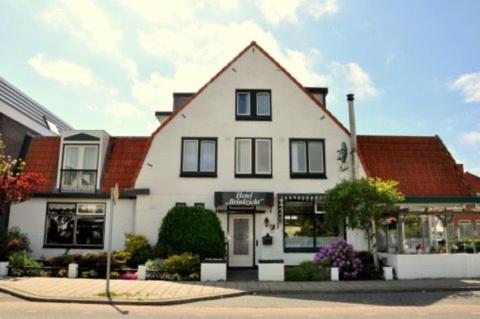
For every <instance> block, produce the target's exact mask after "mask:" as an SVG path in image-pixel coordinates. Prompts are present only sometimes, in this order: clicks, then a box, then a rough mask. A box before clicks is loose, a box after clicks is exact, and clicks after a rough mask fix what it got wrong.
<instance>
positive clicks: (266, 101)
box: [235, 90, 272, 121]
mask: <svg viewBox="0 0 480 319" xmlns="http://www.w3.org/2000/svg"><path fill="white" fill-rule="evenodd" d="M235 111H236V113H235V114H236V119H237V121H271V120H272V103H271V92H270V90H237V92H236V103H235Z"/></svg>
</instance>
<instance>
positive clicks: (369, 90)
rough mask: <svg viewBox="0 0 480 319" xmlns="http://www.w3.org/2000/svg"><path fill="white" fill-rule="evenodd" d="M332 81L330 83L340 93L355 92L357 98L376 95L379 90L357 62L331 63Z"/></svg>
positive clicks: (368, 97)
mask: <svg viewBox="0 0 480 319" xmlns="http://www.w3.org/2000/svg"><path fill="white" fill-rule="evenodd" d="M330 68H331V71H332V73H333V77H334V79H333V82H332V83H331V85H332V86H333V87H335V88H336V89H337V91H343V92H342V93H344V94H346V93H355V95H356V96H357V97H358V98H359V99H364V100H366V99H370V98H374V97H376V96H378V94H379V92H378V89H377V88H376V86H375V84H374V83H373V81H372V80H371V79H370V75H369V74H368V73H367V72H366V71H365V70H364V69H363V68H362V67H361V66H360V65H359V64H357V63H354V62H350V63H347V64H342V63H339V62H333V63H332V64H331V67H330Z"/></svg>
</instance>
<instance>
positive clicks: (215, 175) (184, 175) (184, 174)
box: [180, 172, 217, 178]
mask: <svg viewBox="0 0 480 319" xmlns="http://www.w3.org/2000/svg"><path fill="white" fill-rule="evenodd" d="M180 177H213V178H215V177H217V173H216V172H215V173H197V172H182V173H180Z"/></svg>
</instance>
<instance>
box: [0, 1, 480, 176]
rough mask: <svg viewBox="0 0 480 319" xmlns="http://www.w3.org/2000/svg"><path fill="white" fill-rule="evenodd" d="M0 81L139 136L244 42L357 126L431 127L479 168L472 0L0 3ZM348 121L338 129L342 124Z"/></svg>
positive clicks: (60, 111) (478, 43) (479, 66)
mask: <svg viewBox="0 0 480 319" xmlns="http://www.w3.org/2000/svg"><path fill="white" fill-rule="evenodd" d="M0 8H1V10H0V76H2V77H3V78H5V79H6V80H7V81H9V82H10V83H12V84H14V85H15V86H16V87H17V88H19V89H20V90H22V91H23V92H25V93H26V94H27V95H29V96H30V97H31V98H33V99H34V100H36V101H37V102H39V103H41V104H42V105H44V106H46V107H47V108H48V109H50V110H51V111H53V112H54V113H55V114H56V115H58V116H59V117H60V118H62V119H63V120H65V121H66V122H67V123H69V124H70V125H72V126H73V127H75V128H76V129H105V130H106V131H107V132H108V133H110V134H112V135H149V134H150V133H151V132H152V131H153V130H154V129H155V128H156V126H157V125H158V122H157V121H156V119H155V117H154V112H155V111H168V110H171V107H172V92H174V91H176V92H182V91H183V92H185V91H187V92H188V91H196V90H198V89H199V88H200V87H201V86H202V85H203V84H204V83H205V82H206V81H208V80H209V79H210V78H211V77H212V76H213V75H214V74H215V73H216V72H218V71H219V70H220V68H222V67H223V66H224V65H225V64H226V63H227V62H228V61H230V60H231V59H232V58H233V57H234V56H235V55H236V54H237V53H238V52H239V51H240V50H242V49H243V48H244V47H246V46H247V45H248V44H249V43H250V42H251V41H253V40H255V41H257V43H258V44H260V45H261V46H262V47H263V48H264V49H266V50H267V51H268V52H269V53H270V54H271V55H272V56H273V57H274V58H275V59H277V60H278V61H279V62H280V63H281V64H282V65H283V66H284V67H285V68H286V69H287V70H288V71H289V72H291V73H292V74H293V75H294V76H295V77H296V78H297V79H298V80H299V81H300V82H301V83H302V84H304V85H305V86H326V87H328V88H329V95H328V97H327V107H328V108H329V109H330V110H331V111H332V112H333V113H334V114H335V115H336V116H337V117H338V118H339V119H340V120H341V121H342V122H343V123H344V124H348V114H347V104H346V101H345V94H347V93H355V95H356V107H357V109H356V112H357V126H358V133H359V134H383V135H439V136H440V137H441V138H442V139H443V141H444V143H445V144H446V145H447V147H448V148H449V150H450V152H451V153H452V155H453V156H454V157H455V159H456V160H457V161H458V162H461V163H463V164H464V165H465V168H466V169H467V170H469V171H471V172H474V173H477V174H480V58H479V57H480V19H478V12H480V1H475V0H471V1H467V0H460V1H448V0H437V1H426V0H424V1H414V0H408V1H400V0H398V1H393V0H392V1H384V0H361V1H360V0H356V1H353V0H350V1H347V0H310V1H307V0H291V1H281V0H258V1H255V0H204V1H187V0H175V1H163V0H102V1H100V0H98V1H93V0H75V1H62V0H58V1H57V0H52V1H23V0H0ZM347 126H348V125H347Z"/></svg>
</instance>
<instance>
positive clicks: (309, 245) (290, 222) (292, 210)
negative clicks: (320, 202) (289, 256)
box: [283, 201, 341, 252]
mask: <svg viewBox="0 0 480 319" xmlns="http://www.w3.org/2000/svg"><path fill="white" fill-rule="evenodd" d="M283 225H284V226H283V227H284V229H283V231H284V251H285V252H316V251H318V249H319V248H320V247H321V246H323V245H326V244H330V243H332V242H333V241H335V240H337V239H339V238H341V233H340V229H341V228H340V227H335V228H334V229H331V228H330V227H328V225H327V223H326V221H325V214H324V213H318V212H317V213H316V212H315V203H314V202H301V201H286V202H285V207H284V217H283Z"/></svg>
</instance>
